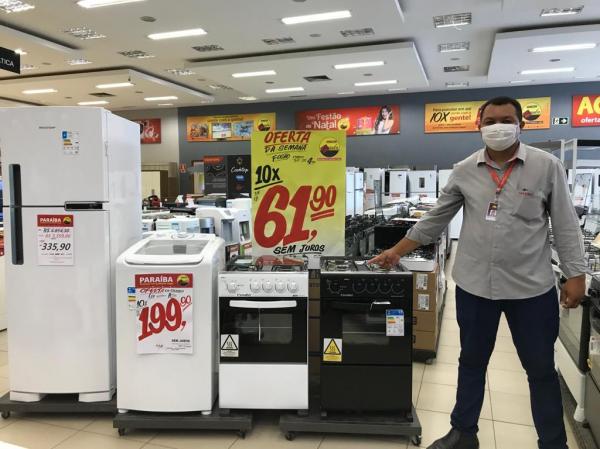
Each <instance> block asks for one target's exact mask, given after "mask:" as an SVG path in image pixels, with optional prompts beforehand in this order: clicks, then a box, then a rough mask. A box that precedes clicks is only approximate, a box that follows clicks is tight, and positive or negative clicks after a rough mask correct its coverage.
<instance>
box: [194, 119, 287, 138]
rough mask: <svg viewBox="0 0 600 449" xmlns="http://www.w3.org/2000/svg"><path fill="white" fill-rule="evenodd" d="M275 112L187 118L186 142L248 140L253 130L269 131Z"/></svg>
mask: <svg viewBox="0 0 600 449" xmlns="http://www.w3.org/2000/svg"><path fill="white" fill-rule="evenodd" d="M275 128H276V126H275V113H271V112H267V113H262V114H236V115H205V116H199V117H188V118H187V141H188V142H211V141H235V140H250V137H251V136H252V133H253V132H255V131H271V130H274V129H275Z"/></svg>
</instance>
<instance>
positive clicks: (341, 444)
mask: <svg viewBox="0 0 600 449" xmlns="http://www.w3.org/2000/svg"><path fill="white" fill-rule="evenodd" d="M453 254H454V252H453ZM452 262H453V258H451V259H450V261H449V263H448V267H447V270H448V274H450V270H451V268H452ZM448 279H449V280H448V287H449V288H448V295H447V298H446V309H445V312H444V321H443V324H442V331H441V336H440V350H439V354H438V358H437V360H436V361H435V362H434V363H433V364H432V365H424V364H421V363H415V364H414V365H413V376H414V378H413V395H414V401H415V403H416V405H417V411H418V415H419V419H420V420H421V423H422V425H423V445H422V447H427V445H429V444H430V443H431V442H432V441H433V440H434V439H436V438H438V437H439V436H441V435H443V434H445V433H446V432H447V430H448V426H449V421H450V412H451V410H452V407H453V405H454V399H455V394H456V380H457V363H458V362H457V359H458V355H459V351H460V349H459V346H460V345H459V337H458V326H457V324H456V303H455V298H454V283H453V281H452V279H451V278H450V276H448ZM6 337H7V336H6V332H2V333H0V390H2V393H4V392H5V391H6V390H7V389H8V379H7V377H8V357H7V353H6V349H7V348H6ZM278 419H279V416H278V414H276V413H272V414H265V415H262V416H258V417H257V418H255V421H256V425H255V428H254V430H253V431H252V432H250V433H249V434H248V436H247V437H246V439H244V440H242V439H239V438H237V436H236V435H235V434H234V433H232V432H182V431H177V432H155V431H145V432H141V431H137V432H130V433H128V435H127V436H125V437H121V438H120V437H119V436H118V434H117V431H116V429H113V428H112V420H111V419H110V417H100V416H82V417H79V416H64V417H51V416H28V417H26V418H18V417H11V418H10V419H9V420H1V421H0V449H4V448H5V446H3V445H2V443H3V442H4V443H10V444H13V445H16V446H17V447H23V448H28V449H51V448H57V449H140V448H144V449H161V448H163V449H164V448H172V449H280V448H281V449H284V448H290V449H294V448H299V449H352V448H357V449H359V448H360V449H365V448H368V449H388V448H389V449H392V448H393V449H408V448H412V447H414V446H413V445H412V444H410V443H409V442H408V440H407V439H404V438H389V437H388V438H386V437H360V436H331V435H327V436H321V435H303V434H300V435H298V438H297V439H296V440H295V441H292V442H289V441H286V440H285V438H284V437H283V435H282V434H281V432H280V431H279V428H278V426H277V423H278ZM479 426H480V433H479V439H480V443H481V449H515V448H518V449H536V448H537V443H536V441H537V436H536V433H535V429H534V427H533V422H532V418H531V412H530V405H529V391H528V387H527V379H526V377H525V373H524V371H523V369H522V368H521V364H520V362H519V360H518V357H517V354H516V351H515V348H514V346H513V344H512V340H511V338H510V332H509V330H508V326H507V324H506V321H504V320H503V321H502V323H501V327H500V330H499V334H498V341H497V344H496V349H495V351H494V354H493V356H492V360H491V362H490V369H489V371H488V383H487V391H486V398H485V403H484V407H483V411H482V415H481V420H480V423H479ZM567 435H568V438H569V448H570V449H578V445H577V443H576V442H575V438H574V436H573V433H572V432H571V430H570V428H569V427H568V424H567ZM6 447H7V448H8V447H10V446H6Z"/></svg>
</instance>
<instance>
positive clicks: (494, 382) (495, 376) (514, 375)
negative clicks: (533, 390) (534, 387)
mask: <svg viewBox="0 0 600 449" xmlns="http://www.w3.org/2000/svg"><path fill="white" fill-rule="evenodd" d="M488 378H489V381H490V390H491V391H499V392H501V393H512V394H521V395H529V383H528V382H527V376H526V374H525V373H521V372H518V371H505V370H497V369H489V370H488Z"/></svg>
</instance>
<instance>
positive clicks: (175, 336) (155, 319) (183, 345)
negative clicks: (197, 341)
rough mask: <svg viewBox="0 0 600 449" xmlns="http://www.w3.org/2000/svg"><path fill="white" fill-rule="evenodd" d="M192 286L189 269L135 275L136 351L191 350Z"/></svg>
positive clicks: (178, 351) (188, 351)
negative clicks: (187, 271)
mask: <svg viewBox="0 0 600 449" xmlns="http://www.w3.org/2000/svg"><path fill="white" fill-rule="evenodd" d="M193 287H194V278H193V275H192V274H190V273H162V274H159V273H151V274H148V273H146V274H136V275H135V307H136V310H137V311H138V313H137V314H136V320H137V333H136V335H137V353H138V354H193V352H194V346H193V337H194V313H193V312H194V301H193V296H194V289H193ZM130 306H131V302H130Z"/></svg>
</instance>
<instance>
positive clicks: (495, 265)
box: [370, 97, 586, 449]
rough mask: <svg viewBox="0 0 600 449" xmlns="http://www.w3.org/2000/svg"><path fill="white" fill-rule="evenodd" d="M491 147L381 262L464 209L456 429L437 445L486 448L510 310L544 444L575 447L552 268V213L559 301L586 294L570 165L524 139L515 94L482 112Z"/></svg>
mask: <svg viewBox="0 0 600 449" xmlns="http://www.w3.org/2000/svg"><path fill="white" fill-rule="evenodd" d="M480 113H481V121H480V128H479V129H480V131H481V135H482V138H483V141H484V143H485V148H484V149H482V150H480V151H478V152H476V153H475V154H473V155H471V156H470V157H468V158H467V159H465V160H464V161H462V162H460V163H459V164H457V165H456V167H455V168H454V170H453V172H452V174H451V176H450V180H449V182H448V184H447V186H446V187H445V188H444V189H443V190H442V193H441V195H440V197H439V200H438V203H437V205H436V207H435V208H433V209H432V210H431V211H430V212H428V213H427V214H426V215H425V217H424V218H423V219H422V220H421V221H420V222H419V223H417V224H416V225H415V226H414V227H413V228H412V229H411V230H410V232H409V233H408V234H407V236H406V237H405V238H404V239H402V240H401V241H400V242H398V243H397V244H396V245H395V246H394V247H393V248H391V249H388V250H386V251H384V252H383V253H382V254H380V255H379V256H377V257H375V258H374V259H372V260H371V261H370V262H371V263H377V264H379V265H383V266H389V265H390V264H396V263H398V260H399V258H400V257H401V256H403V255H405V254H408V253H410V252H411V251H413V250H415V249H416V248H418V247H419V246H420V245H425V244H429V243H432V242H434V241H435V240H436V239H437V238H438V236H439V235H440V234H441V233H442V231H443V230H444V229H445V228H446V226H447V225H448V223H449V222H450V220H451V219H452V217H453V216H454V215H455V214H456V212H457V211H458V210H459V209H460V208H461V207H464V221H463V226H462V231H461V234H460V241H459V246H458V251H457V254H456V261H455V263H454V270H453V277H454V280H455V281H456V318H457V321H458V324H459V327H460V341H461V353H460V359H459V367H458V391H457V395H456V405H455V407H454V411H453V412H452V417H451V425H452V430H451V431H450V432H449V433H448V434H447V435H446V436H444V437H443V438H441V439H439V440H437V441H435V442H434V443H433V444H432V445H431V446H429V449H477V448H478V447H479V441H478V439H477V432H478V427H477V423H478V420H479V414H480V412H481V407H482V404H483V398H484V389H485V374H486V370H487V366H488V362H489V359H490V356H491V354H492V351H493V350H494V344H495V342H496V334H497V331H498V324H499V321H500V317H501V314H502V313H504V314H505V315H506V319H507V321H508V325H509V327H510V331H511V334H512V338H513V342H514V344H515V346H516V349H517V353H518V355H519V358H520V360H521V363H522V365H523V367H524V369H525V371H526V372H527V377H528V381H529V389H530V393H531V409H532V414H533V419H534V423H535V427H536V430H537V433H538V437H539V440H538V445H539V448H540V449H566V448H567V437H566V433H565V427H564V423H563V409H562V401H561V395H560V387H559V382H558V375H557V373H556V371H555V369H554V343H555V341H556V338H557V337H558V325H559V307H558V298H557V292H556V289H555V284H554V274H553V270H552V266H551V252H550V244H549V241H548V217H549V218H550V219H551V222H552V229H553V233H554V244H555V247H556V250H557V251H558V255H559V258H560V263H561V269H562V271H563V273H564V275H565V276H566V277H567V278H568V280H567V282H566V284H565V285H564V287H563V289H562V292H561V298H560V302H561V303H562V306H563V307H566V308H574V307H577V306H578V305H579V303H580V302H581V299H582V298H583V297H584V295H585V275H584V273H585V271H586V264H585V260H584V250H583V242H582V238H581V231H580V228H579V222H578V219H577V216H576V214H575V210H574V207H573V204H572V203H571V197H570V194H569V189H568V185H567V180H566V176H565V169H564V168H563V166H562V164H561V162H560V161H559V160H558V159H557V158H555V157H554V156H552V155H551V154H548V153H546V152H544V151H542V150H539V149H537V148H533V147H530V146H527V145H525V144H523V143H521V142H520V141H519V135H520V132H521V129H522V128H523V126H524V125H525V123H524V122H523V115H522V110H521V105H520V104H519V102H518V101H516V100H514V99H512V98H509V97H498V98H494V99H492V100H489V101H488V102H486V103H485V104H484V105H483V106H482V107H481V110H480Z"/></svg>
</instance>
